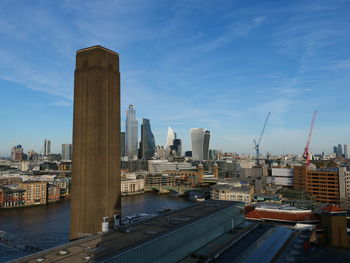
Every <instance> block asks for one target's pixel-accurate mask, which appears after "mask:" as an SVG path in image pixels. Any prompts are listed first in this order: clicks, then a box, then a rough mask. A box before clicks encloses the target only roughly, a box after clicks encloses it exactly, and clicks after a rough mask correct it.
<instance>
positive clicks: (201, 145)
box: [191, 128, 210, 161]
mask: <svg viewBox="0 0 350 263" xmlns="http://www.w3.org/2000/svg"><path fill="white" fill-rule="evenodd" d="M209 140H210V131H208V130H206V129H203V128H193V129H191V142H192V159H193V160H195V161H203V160H208V158H209Z"/></svg>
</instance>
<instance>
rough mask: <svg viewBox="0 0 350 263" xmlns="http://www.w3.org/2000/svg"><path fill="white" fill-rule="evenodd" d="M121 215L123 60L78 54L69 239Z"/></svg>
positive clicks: (97, 52)
mask: <svg viewBox="0 0 350 263" xmlns="http://www.w3.org/2000/svg"><path fill="white" fill-rule="evenodd" d="M120 209H121V195H120V75H119V56H118V54H117V53H115V52H114V51H111V50H109V49H106V48H104V47H101V46H93V47H89V48H85V49H81V50H78V51H77V54H76V68H75V80H74V117H73V163H72V195H71V225H70V239H77V238H80V237H84V236H88V235H91V234H97V233H98V232H100V231H102V223H105V224H104V225H106V224H107V225H109V226H111V224H112V222H113V217H114V216H116V215H118V214H120Z"/></svg>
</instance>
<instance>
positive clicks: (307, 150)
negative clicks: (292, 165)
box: [304, 110, 317, 168]
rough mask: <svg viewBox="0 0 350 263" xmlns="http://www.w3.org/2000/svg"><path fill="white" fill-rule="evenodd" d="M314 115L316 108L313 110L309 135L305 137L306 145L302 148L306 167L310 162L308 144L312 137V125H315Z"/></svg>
mask: <svg viewBox="0 0 350 263" xmlns="http://www.w3.org/2000/svg"><path fill="white" fill-rule="evenodd" d="M316 115H317V110H316V111H314V115H313V116H312V120H311V126H310V130H309V135H308V137H307V141H306V146H305V150H304V158H305V159H306V168H309V166H310V163H311V160H310V151H309V146H310V142H311V137H312V130H313V129H314V125H315V120H316Z"/></svg>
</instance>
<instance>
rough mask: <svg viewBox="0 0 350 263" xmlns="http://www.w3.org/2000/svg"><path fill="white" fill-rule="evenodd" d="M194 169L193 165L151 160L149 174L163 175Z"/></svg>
mask: <svg viewBox="0 0 350 263" xmlns="http://www.w3.org/2000/svg"><path fill="white" fill-rule="evenodd" d="M189 169H193V167H192V164H191V163H187V162H183V163H179V162H169V161H167V160H149V161H148V172H150V173H162V172H164V171H166V170H172V171H175V170H189Z"/></svg>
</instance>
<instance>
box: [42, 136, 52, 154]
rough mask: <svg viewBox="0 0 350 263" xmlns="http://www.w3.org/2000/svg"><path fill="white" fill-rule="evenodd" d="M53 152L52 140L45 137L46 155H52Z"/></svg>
mask: <svg viewBox="0 0 350 263" xmlns="http://www.w3.org/2000/svg"><path fill="white" fill-rule="evenodd" d="M50 154H51V141H50V140H49V139H45V141H44V155H45V156H47V155H50Z"/></svg>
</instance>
